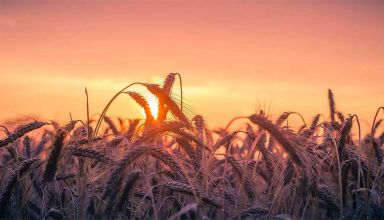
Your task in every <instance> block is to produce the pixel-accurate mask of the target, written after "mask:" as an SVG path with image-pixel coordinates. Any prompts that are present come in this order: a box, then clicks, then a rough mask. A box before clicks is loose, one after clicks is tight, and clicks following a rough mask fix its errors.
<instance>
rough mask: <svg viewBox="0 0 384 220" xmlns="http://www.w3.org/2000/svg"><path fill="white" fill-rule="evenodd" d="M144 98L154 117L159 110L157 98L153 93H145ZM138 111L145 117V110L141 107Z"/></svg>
mask: <svg viewBox="0 0 384 220" xmlns="http://www.w3.org/2000/svg"><path fill="white" fill-rule="evenodd" d="M145 99H146V100H147V102H148V105H149V108H150V110H151V114H152V116H153V118H154V119H156V118H157V114H158V111H159V109H158V107H159V100H158V99H157V98H156V97H155V96H153V95H147V96H145ZM140 112H141V114H142V115H143V116H144V117H145V111H144V109H143V108H141V109H140Z"/></svg>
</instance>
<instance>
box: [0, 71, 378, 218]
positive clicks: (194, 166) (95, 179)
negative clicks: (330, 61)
mask: <svg viewBox="0 0 384 220" xmlns="http://www.w3.org/2000/svg"><path fill="white" fill-rule="evenodd" d="M179 80H180V81H179ZM175 83H180V84H181V77H180V75H179V74H175V73H171V74H169V75H168V76H167V77H166V79H165V80H164V82H163V83H162V84H150V83H132V84H130V85H129V86H127V87H126V88H124V89H123V90H121V91H119V92H118V93H117V94H116V95H115V96H114V97H113V98H112V99H111V100H110V102H109V103H107V105H106V107H105V109H104V110H103V111H102V112H100V114H99V115H97V117H90V116H89V113H88V118H86V119H85V120H77V119H73V120H71V121H68V123H67V124H59V123H57V122H55V121H29V122H24V121H23V122H15V124H17V126H13V127H9V126H8V127H7V126H1V131H2V133H1V136H0V183H1V184H0V216H1V217H0V218H1V219H156V220H157V219H171V220H176V219H284V220H285V219H383V218H384V195H383V194H382V192H383V190H384V182H383V180H384V179H383V177H384V176H383V172H384V165H383V156H384V152H383V149H382V148H383V144H384V133H382V131H383V129H382V127H381V122H382V119H381V118H382V117H381V111H382V110H384V108H383V107H380V108H378V110H377V112H376V115H374V116H375V117H374V120H373V121H372V122H371V124H372V127H371V130H370V131H369V133H368V134H362V133H361V132H358V133H357V132H353V133H352V131H354V130H357V131H360V129H359V127H360V122H359V118H358V116H357V115H346V114H344V113H342V112H340V111H338V109H337V108H336V106H337V105H336V104H335V100H337V94H335V96H336V97H334V94H333V93H332V91H331V90H329V91H328V97H324V98H328V100H329V113H328V114H327V115H321V114H318V113H317V112H314V113H313V118H312V120H311V121H308V122H305V120H304V119H303V117H302V116H301V115H300V114H299V113H297V112H283V113H282V114H281V115H280V116H279V117H277V118H272V117H270V116H269V115H268V114H267V113H266V112H264V111H260V112H255V113H253V114H250V115H246V116H237V115H234V118H233V120H232V121H230V122H228V124H226V126H225V127H222V128H220V129H214V130H212V129H209V128H208V126H207V125H206V122H205V120H204V116H202V115H188V114H185V112H184V111H183V110H184V109H185V106H183V105H185V103H183V101H182V100H183V99H182V98H183V97H181V100H180V101H176V99H175V98H174V97H173V96H172V92H173V91H172V88H173V85H174V84H175ZM132 85H135V86H143V87H145V88H146V89H147V90H148V91H149V92H150V93H151V94H152V95H153V96H154V97H156V98H157V100H158V104H157V105H156V106H153V105H152V104H151V103H150V102H149V101H148V99H147V98H146V97H144V96H142V95H141V94H140V93H138V92H135V89H134V87H131V86H132ZM181 88H182V86H181ZM123 94H125V95H129V96H130V97H131V98H132V99H133V100H134V101H135V102H136V103H137V108H141V109H142V110H143V111H144V113H145V116H146V117H145V119H136V118H130V119H126V118H124V116H121V117H117V116H110V115H109V114H108V108H109V107H110V106H111V105H113V104H114V100H115V99H116V98H117V97H118V96H120V95H123ZM87 95H88V94H87ZM181 96H183V94H182V93H181ZM378 107H379V106H378ZM213 108H214V107H213ZM85 111H87V112H89V109H85V110H84V112H85ZM218 111H221V110H220V109H218ZM290 117H295V118H301V119H302V122H301V124H300V126H299V127H298V128H296V127H295V128H294V127H292V126H290V124H289V123H287V122H288V120H289V118H290ZM234 121H236V123H242V126H240V127H241V128H238V129H234V126H231V125H233V124H232V123H233V122H234Z"/></svg>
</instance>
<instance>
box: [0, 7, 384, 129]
mask: <svg viewBox="0 0 384 220" xmlns="http://www.w3.org/2000/svg"><path fill="white" fill-rule="evenodd" d="M256 2H258V1H211V2H210V3H206V2H203V1H127V2H125V1H117V2H112V3H111V1H108V3H107V1H104V2H103V1H96V3H95V2H87V1H80V2H79V3H69V1H52V2H51V3H48V1H44V2H39V3H37V2H32V1H25V2H22V1H0V88H1V101H0V121H1V120H4V119H7V118H13V117H19V116H24V115H40V116H43V117H44V118H46V119H54V118H55V119H59V120H61V121H66V120H68V118H69V116H68V115H69V112H71V113H72V116H73V117H74V118H84V117H85V97H84V87H85V86H87V88H88V90H89V93H90V105H91V113H97V112H100V111H101V110H102V108H103V106H104V105H105V104H106V102H107V101H108V100H109V98H110V97H111V96H112V95H113V94H114V93H115V92H116V91H118V90H119V89H120V88H121V87H123V86H125V85H127V84H129V83H131V82H134V81H143V82H148V81H149V82H160V81H161V79H163V78H164V76H165V75H166V74H167V73H169V72H179V73H181V74H182V76H183V80H184V85H185V87H184V89H185V98H186V99H187V103H188V104H189V105H190V106H191V107H190V108H191V110H192V112H193V113H198V114H203V115H204V116H206V118H207V120H208V123H209V124H210V125H212V126H219V125H224V124H225V123H226V122H227V121H228V120H229V119H230V118H232V117H233V116H236V115H248V114H251V113H252V112H254V111H255V110H257V109H259V108H260V107H261V108H265V107H264V106H267V108H268V109H270V113H271V114H272V115H274V116H276V115H278V114H280V113H281V112H282V111H286V110H291V111H298V112H302V113H303V114H304V116H305V117H306V118H310V117H311V116H313V115H314V114H316V113H324V114H325V115H326V117H328V111H327V109H328V106H327V89H328V88H332V89H333V90H334V93H335V98H336V105H337V107H338V108H339V110H341V111H343V112H345V113H357V114H358V115H360V117H362V118H364V119H366V120H367V121H369V122H370V121H371V120H372V118H373V115H374V112H375V110H376V109H377V107H379V106H380V105H383V104H384V96H383V95H382V94H383V92H384V86H383V80H384V72H383V70H384V40H383V39H384V3H379V1H353V3H350V2H351V1H337V3H324V2H323V1H322V2H323V3H313V2H314V1H292V2H289V3H282V2H286V1H281V2H280V3H279V2H274V3H268V2H270V1H259V2H258V3H256ZM176 94H178V93H176ZM259 106H260V107H259ZM111 114H115V115H116V114H118V115H122V116H124V117H130V116H131V115H136V116H137V115H138V114H139V115H140V113H139V110H138V107H137V106H135V105H134V103H133V102H132V101H130V100H129V98H128V97H124V96H123V97H121V98H120V99H118V101H117V102H116V104H115V105H114V107H113V109H112V111H111ZM363 123H365V122H363Z"/></svg>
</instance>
